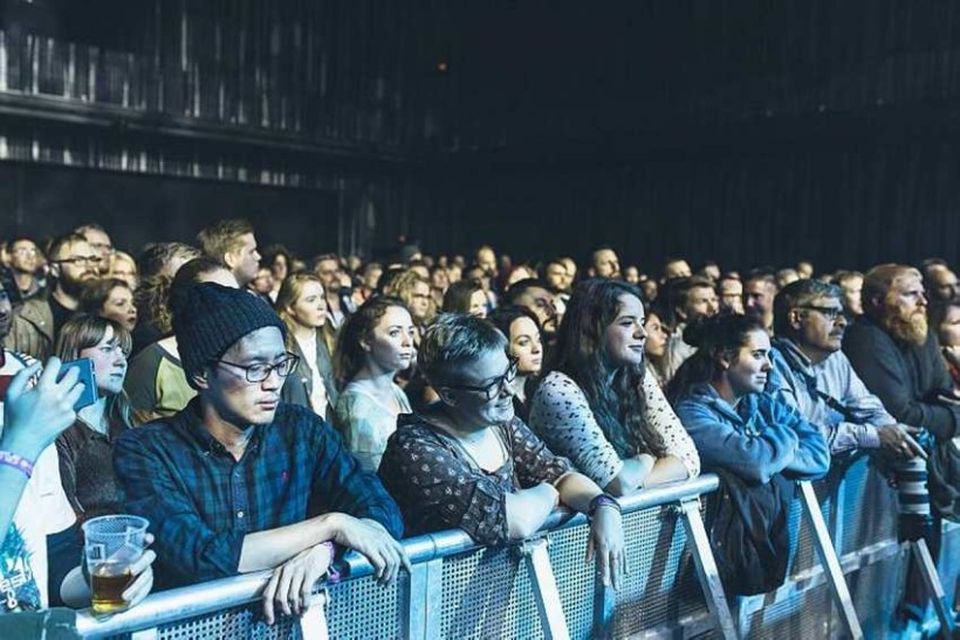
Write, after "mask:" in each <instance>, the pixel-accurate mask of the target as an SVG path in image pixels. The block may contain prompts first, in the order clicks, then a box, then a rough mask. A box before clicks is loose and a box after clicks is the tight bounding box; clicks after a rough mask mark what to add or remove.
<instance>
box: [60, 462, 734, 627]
mask: <svg viewBox="0 0 960 640" xmlns="http://www.w3.org/2000/svg"><path fill="white" fill-rule="evenodd" d="M718 486H719V480H718V479H717V476H716V475H714V474H705V475H702V476H700V477H698V478H695V479H693V480H688V481H685V482H677V483H671V484H667V485H663V486H660V487H654V488H652V489H646V490H644V491H640V492H638V493H635V494H633V495H630V496H625V497H623V498H620V499H619V502H620V505H621V508H622V510H623V512H624V513H629V512H633V511H640V510H644V509H650V508H653V507H658V506H664V505H669V504H675V503H677V502H679V501H681V500H683V499H685V498H692V497H697V496H699V495H702V494H705V493H710V492H712V491H715V490H716V489H717V487H718ZM586 521H587V518H586V516H585V515H584V514H582V513H574V514H571V512H570V511H568V510H566V509H558V510H556V511H554V512H553V513H552V514H551V515H550V516H549V517H548V518H547V521H546V522H545V523H544V526H543V528H542V529H541V531H545V530H548V529H549V530H553V529H563V528H567V527H573V526H577V525H580V524H584V523H586ZM403 546H404V550H405V551H406V552H407V555H408V556H409V557H410V562H411V563H414V564H418V563H423V562H429V561H431V560H434V559H437V558H444V557H447V556H452V555H456V554H459V553H465V552H467V551H472V550H474V549H478V548H480V545H477V544H476V543H475V542H474V541H473V540H472V539H471V538H470V537H469V536H468V535H467V534H465V533H464V532H462V531H458V530H448V531H441V532H438V533H432V534H427V535H423V536H416V537H413V538H407V539H405V540H404V541H403ZM336 568H337V570H338V571H339V572H340V574H341V576H343V578H344V579H347V578H351V579H352V578H360V577H364V576H368V575H372V574H373V566H372V565H371V564H370V563H369V562H367V560H366V559H365V558H364V557H363V556H361V555H360V554H358V553H355V552H349V553H347V554H346V555H345V557H344V558H343V559H342V560H340V561H338V562H337V564H336ZM270 576H271V571H269V570H267V571H260V572H257V573H249V574H243V575H239V576H231V577H229V578H222V579H219V580H211V581H209V582H204V583H200V584H195V585H190V586H187V587H180V588H177V589H171V590H168V591H162V592H158V593H155V594H152V595H150V596H149V597H147V598H146V599H145V600H144V601H143V602H142V603H140V604H139V605H137V606H136V607H134V608H133V609H131V610H129V611H124V612H121V613H117V614H115V615H113V616H112V617H110V618H108V619H106V620H98V619H97V618H96V617H94V615H93V614H92V613H91V611H90V610H84V611H78V612H77V631H78V632H79V633H80V635H81V636H84V637H90V638H98V637H104V636H110V635H116V634H121V633H130V632H131V631H136V630H139V629H149V628H153V627H158V626H160V625H163V624H167V623H170V622H174V621H177V620H183V619H186V618H191V617H196V616H200V615H204V614H207V613H213V612H215V611H220V610H222V609H225V608H229V607H234V606H238V605H242V604H246V603H249V602H252V601H254V600H257V599H258V598H259V594H260V592H261V591H262V589H263V587H264V586H265V585H266V583H267V581H268V580H269V579H270Z"/></svg>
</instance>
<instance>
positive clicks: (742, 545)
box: [707, 470, 796, 596]
mask: <svg viewBox="0 0 960 640" xmlns="http://www.w3.org/2000/svg"><path fill="white" fill-rule="evenodd" d="M716 473H717V475H718V476H720V488H719V489H718V490H717V492H716V493H715V494H714V495H713V496H711V498H710V501H709V503H708V504H709V509H708V513H707V522H708V524H709V526H710V542H711V546H712V547H713V554H714V557H715V558H716V561H717V569H718V570H719V572H720V579H721V580H722V581H723V586H724V588H725V589H726V592H727V593H728V594H731V595H741V596H748V595H754V594H758V593H767V592H769V591H773V590H774V589H776V588H778V587H779V586H780V585H782V584H783V581H784V579H785V578H786V577H787V565H788V564H789V561H790V548H791V540H790V526H789V524H790V523H789V519H790V505H791V503H792V502H793V497H794V494H795V492H796V482H795V481H793V480H789V479H787V478H785V477H783V475H782V474H779V473H777V474H774V475H773V476H772V477H771V478H770V481H769V482H766V483H764V484H748V483H746V482H745V481H744V480H743V479H742V478H740V476H738V475H736V474H733V473H728V472H726V471H723V470H716Z"/></svg>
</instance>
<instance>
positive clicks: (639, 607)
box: [614, 508, 706, 637]
mask: <svg viewBox="0 0 960 640" xmlns="http://www.w3.org/2000/svg"><path fill="white" fill-rule="evenodd" d="M623 526H624V534H625V537H626V539H627V540H634V541H636V542H635V543H634V544H632V545H630V546H628V547H627V562H628V566H629V570H630V573H629V575H628V577H627V580H626V581H625V584H624V585H623V586H622V587H621V589H620V590H619V591H618V592H617V608H616V618H615V627H614V629H615V632H614V635H615V636H616V637H626V636H628V635H630V634H635V633H637V632H639V631H641V630H643V629H650V628H652V627H660V626H676V623H677V621H678V620H679V619H680V618H682V617H684V616H688V615H690V614H692V613H695V612H697V611H704V610H706V604H705V602H704V598H703V593H702V591H701V589H700V584H699V582H698V581H697V577H696V570H695V568H694V565H693V560H692V559H691V557H690V555H689V554H688V553H686V552H685V550H684V546H685V543H686V533H685V531H684V529H683V524H682V523H681V522H680V520H679V516H678V515H677V512H676V511H675V510H674V509H671V508H663V509H651V510H646V511H641V512H636V513H632V514H629V515H627V516H626V517H625V518H624V523H623Z"/></svg>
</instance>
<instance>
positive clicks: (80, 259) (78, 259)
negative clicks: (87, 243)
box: [54, 256, 103, 267]
mask: <svg viewBox="0 0 960 640" xmlns="http://www.w3.org/2000/svg"><path fill="white" fill-rule="evenodd" d="M54 262H55V263H56V264H76V265H80V264H88V265H90V266H91V267H96V266H98V265H99V264H100V263H101V262H103V258H101V257H100V256H75V257H73V258H65V259H63V260H54Z"/></svg>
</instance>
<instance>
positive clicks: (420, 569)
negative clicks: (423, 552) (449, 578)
mask: <svg viewBox="0 0 960 640" xmlns="http://www.w3.org/2000/svg"><path fill="white" fill-rule="evenodd" d="M405 598H406V617H405V619H404V626H405V628H406V634H405V636H404V637H405V638H409V639H410V640H420V639H421V638H422V639H423V640H428V639H430V638H439V637H440V616H439V615H438V614H439V612H440V610H441V608H442V602H441V600H442V599H443V560H442V559H440V558H437V559H435V560H431V561H429V562H421V563H417V564H415V565H413V570H412V571H411V572H410V580H409V582H408V583H407V593H406V594H405Z"/></svg>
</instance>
